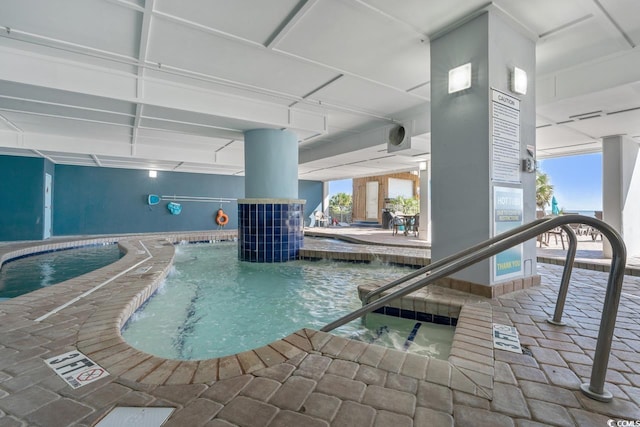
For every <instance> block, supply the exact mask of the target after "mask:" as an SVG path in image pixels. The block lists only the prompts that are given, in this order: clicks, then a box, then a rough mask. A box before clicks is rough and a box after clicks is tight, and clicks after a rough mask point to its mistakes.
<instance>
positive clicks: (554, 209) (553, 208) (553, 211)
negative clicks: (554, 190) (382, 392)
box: [551, 196, 560, 215]
mask: <svg viewBox="0 0 640 427" xmlns="http://www.w3.org/2000/svg"><path fill="white" fill-rule="evenodd" d="M551 215H560V208H558V201H557V200H556V196H553V197H552V198H551Z"/></svg>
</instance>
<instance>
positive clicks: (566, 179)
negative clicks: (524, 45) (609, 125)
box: [329, 153, 602, 212]
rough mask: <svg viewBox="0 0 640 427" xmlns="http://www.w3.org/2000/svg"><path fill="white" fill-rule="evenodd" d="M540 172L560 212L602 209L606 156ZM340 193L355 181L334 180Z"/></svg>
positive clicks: (552, 163)
mask: <svg viewBox="0 0 640 427" xmlns="http://www.w3.org/2000/svg"><path fill="white" fill-rule="evenodd" d="M538 169H539V170H541V171H542V172H544V173H546V174H547V175H548V176H549V180H550V181H551V185H553V194H554V196H555V197H556V200H557V201H558V206H559V207H560V209H563V210H564V211H568V212H574V211H593V210H598V211H601V210H602V153H597V154H584V155H579V156H568V157H558V158H553V159H547V160H540V161H538ZM337 193H347V194H351V193H352V180H351V179H342V180H338V181H330V182H329V197H331V196H333V195H334V194H337ZM547 209H551V207H550V206H549V207H547Z"/></svg>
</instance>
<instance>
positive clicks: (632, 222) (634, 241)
mask: <svg viewBox="0 0 640 427" xmlns="http://www.w3.org/2000/svg"><path fill="white" fill-rule="evenodd" d="M602 208H603V210H602V219H603V220H604V222H606V223H608V224H609V225H611V226H612V227H613V228H615V229H616V230H617V231H618V232H619V233H620V234H621V235H622V238H623V239H624V243H625V245H626V246H627V255H628V256H638V255H640V220H638V218H640V146H639V145H638V142H637V141H635V140H633V139H631V138H629V137H628V136H623V135H614V136H607V137H604V138H603V139H602ZM602 250H603V253H604V256H605V257H606V258H611V255H612V254H611V245H610V244H609V242H608V241H607V240H606V239H605V241H604V242H603V247H602Z"/></svg>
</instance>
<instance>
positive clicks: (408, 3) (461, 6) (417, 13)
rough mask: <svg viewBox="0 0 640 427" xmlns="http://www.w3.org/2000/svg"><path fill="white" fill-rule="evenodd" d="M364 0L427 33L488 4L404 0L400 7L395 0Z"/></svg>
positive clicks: (469, 0)
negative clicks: (453, 5) (453, 4)
mask: <svg viewBox="0 0 640 427" xmlns="http://www.w3.org/2000/svg"><path fill="white" fill-rule="evenodd" d="M363 2H364V3H366V4H368V5H370V6H372V7H373V8H375V9H376V10H379V11H381V12H383V13H384V14H387V15H389V16H391V17H394V18H396V19H398V20H399V21H400V22H403V23H406V25H407V26H409V27H410V28H413V29H415V30H416V31H418V32H420V33H423V34H426V35H429V34H431V33H433V32H435V31H438V30H441V29H442V28H443V27H445V26H447V25H449V24H451V23H452V22H456V21H458V20H460V19H462V18H463V17H465V16H466V15H468V14H469V13H470V12H472V11H474V10H476V9H478V8H480V7H482V6H484V5H486V4H487V2H486V1H484V0H463V1H457V2H456V3H455V7H452V3H451V0H429V1H426V2H425V1H424V0H402V7H399V5H398V2H397V1H394V0H364V1H363Z"/></svg>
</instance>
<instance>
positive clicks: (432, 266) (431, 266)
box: [362, 218, 549, 305]
mask: <svg viewBox="0 0 640 427" xmlns="http://www.w3.org/2000/svg"><path fill="white" fill-rule="evenodd" d="M548 219H549V218H540V219H536V220H535V221H533V222H530V223H529V225H536V224H539V223H542V222H545V221H547V220H548ZM520 228H521V227H518V228H513V229H511V230H508V231H505V232H504V233H502V234H499V235H497V236H495V237H493V238H491V239H489V240H485V241H484V242H480V243H478V244H477V245H474V246H471V247H470V248H468V249H465V250H463V251H460V252H457V253H455V254H452V255H449V256H448V257H445V258H442V259H441V260H439V261H436V262H434V263H431V264H429V265H427V266H424V267H422V268H420V269H418V270H416V271H413V272H411V273H409V274H407V275H406V276H402V277H400V278H399V279H397V280H394V281H393V282H391V283H388V284H386V285H384V286H380V287H379V288H377V289H374V290H373V291H371V292H369V293H368V294H366V295H365V296H364V298H362V305H367V304H369V301H371V298H373V297H374V296H376V295H380V294H381V293H383V292H385V291H388V290H389V289H392V288H395V287H396V286H398V285H401V284H403V283H405V282H407V281H409V280H411V279H413V278H415V277H418V276H420V275H421V274H425V273H428V272H429V271H431V270H434V269H436V268H440V267H442V266H443V265H446V264H448V263H450V262H452V261H455V260H456V259H458V258H460V257H461V256H464V255H469V254H472V253H474V252H476V251H479V250H480V249H482V248H485V247H487V245H492V244H494V243H497V242H499V241H501V240H503V239H506V238H507V237H511V236H513V235H514V234H518V233H519V232H520V231H522V230H520Z"/></svg>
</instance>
